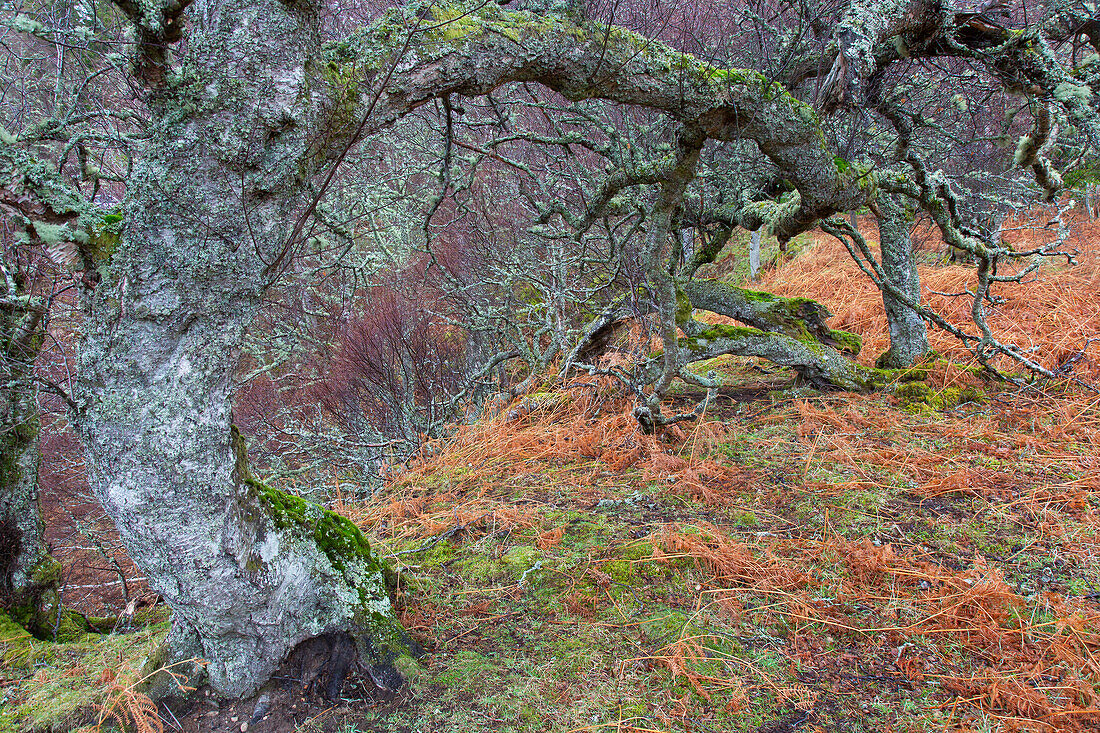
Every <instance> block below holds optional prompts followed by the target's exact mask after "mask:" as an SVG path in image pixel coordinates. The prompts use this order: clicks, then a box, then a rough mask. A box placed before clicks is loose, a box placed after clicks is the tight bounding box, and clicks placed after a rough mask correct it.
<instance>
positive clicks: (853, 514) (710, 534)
mask: <svg viewBox="0 0 1100 733" xmlns="http://www.w3.org/2000/svg"><path fill="white" fill-rule="evenodd" d="M701 368H705V369H715V370H717V371H719V372H720V374H721V377H722V379H723V384H724V385H725V387H724V390H725V393H724V394H722V395H720V397H719V399H718V401H717V402H716V403H714V404H712V406H711V407H710V408H708V413H707V419H708V422H707V423H706V424H704V425H701V426H697V427H696V428H695V429H692V428H688V429H687V430H686V431H684V432H683V433H681V434H680V435H679V436H673V435H669V436H666V438H665V441H666V442H664V443H662V442H660V441H657V447H656V448H655V450H656V451H657V453H656V454H651V457H650V459H649V462H648V463H647V462H645V461H642V462H640V463H637V464H635V465H633V466H631V467H628V468H625V469H621V468H620V469H616V468H614V467H612V465H610V464H611V463H612V462H611V461H607V462H606V463H605V462H603V461H602V460H600V459H597V460H594V461H592V460H577V459H576V458H575V457H570V456H565V455H560V454H559V455H557V456H554V455H549V454H547V453H544V452H542V451H541V450H539V449H537V448H536V447H535V446H536V444H535V443H532V444H531V446H532V449H531V452H530V453H529V454H527V455H519V454H517V455H513V456H512V457H511V458H506V457H503V456H501V455H500V454H499V453H496V454H493V457H491V458H482V459H480V465H479V464H478V461H476V460H474V459H469V460H460V459H457V458H455V455H456V454H457V455H462V454H463V451H464V450H466V447H464V446H463V445H461V443H456V444H455V445H453V446H451V448H450V450H452V451H454V453H453V454H452V456H451V459H447V458H446V454H444V457H443V458H441V459H438V460H436V461H435V462H433V464H432V465H431V466H426V467H422V469H421V471H418V472H415V473H414V474H411V475H409V476H408V477H407V478H406V479H404V480H400V481H397V482H395V483H394V484H393V485H391V487H390V488H389V489H388V492H387V493H385V494H383V495H381V496H380V497H378V498H377V499H376V500H375V502H374V503H373V504H371V505H368V506H358V507H346V509H347V510H348V511H349V513H350V514H351V515H352V516H353V517H356V518H357V519H358V521H360V522H361V523H362V524H363V525H364V526H365V527H366V529H367V531H368V534H372V535H373V542H374V543H375V546H376V547H377V548H379V550H380V552H382V553H383V554H388V555H389V556H390V557H392V558H393V559H394V560H395V561H398V562H400V563H401V564H403V566H404V567H403V568H402V569H403V572H405V573H407V574H408V575H409V576H411V577H415V578H416V579H417V585H418V587H419V588H420V590H419V591H417V592H416V593H411V594H410V595H409V596H408V597H406V598H404V599H403V614H404V618H405V621H406V623H407V624H408V626H409V628H410V629H411V630H412V631H413V633H414V635H416V636H417V638H418V639H419V640H420V641H421V642H422V643H423V644H424V645H425V647H426V648H427V649H428V650H429V654H428V656H427V657H426V658H425V660H424V664H423V666H422V667H421V669H420V671H419V672H418V674H417V676H416V678H415V679H414V680H413V681H412V683H411V685H410V688H409V691H408V693H407V697H405V698H404V699H403V701H402V703H401V704H400V705H398V706H396V707H394V708H393V709H392V710H391V711H389V712H387V714H386V717H385V721H386V722H385V729H386V730H433V731H467V730H486V731H488V730H494V731H498V730H499V731H526V730H548V731H574V730H582V729H583V730H650V731H666V730H668V731H673V730H677V731H678V730H684V731H687V730H713V731H753V732H756V731H774V730H788V729H789V730H795V729H799V730H821V731H885V730H895V731H902V730H905V731H944V730H962V729H981V727H982V726H985V727H986V729H989V730H1001V729H1005V730H1007V729H1008V728H1005V727H1004V725H1003V724H1002V723H998V722H997V721H999V720H1003V719H1004V718H1005V717H1008V716H1015V717H1016V718H1020V717H1021V716H1020V709H1021V706H1022V705H1023V703H1021V702H1020V700H1021V699H1022V697H1023V696H1025V695H1027V694H1031V693H1034V694H1042V695H1046V697H1044V698H1043V700H1044V701H1045V702H1044V704H1046V705H1049V706H1050V708H1049V711H1048V713H1049V714H1048V715H1044V714H1043V713H1042V712H1041V711H1042V709H1043V708H1042V707H1040V706H1038V705H1036V706H1035V707H1033V708H1031V710H1032V716H1033V717H1032V720H1031V722H1030V723H1028V725H1031V726H1033V727H1032V728H1028V729H1033V730H1083V729H1085V728H1080V727H1078V728H1074V727H1072V726H1071V727H1066V724H1065V723H1064V721H1065V720H1075V718H1074V717H1073V716H1077V719H1079V720H1081V721H1084V722H1086V723H1088V724H1091V723H1089V721H1091V720H1092V718H1090V717H1089V716H1090V715H1091V714H1090V713H1088V712H1087V711H1088V709H1089V708H1088V707H1082V706H1080V705H1075V704H1074V703H1073V702H1072V701H1071V700H1070V699H1069V698H1067V697H1065V696H1059V693H1057V692H1056V691H1054V692H1042V690H1045V689H1047V688H1048V687H1049V686H1050V685H1053V684H1054V683H1053V682H1043V681H1041V680H1038V679H1033V680H1031V681H1030V682H1027V683H1025V687H1026V688H1027V689H1028V690H1031V693H1027V692H1026V691H1025V690H1022V689H1015V688H1014V690H1015V691H1014V692H1013V693H1011V694H1008V693H1006V694H1003V695H1000V696H998V693H997V692H996V690H997V688H996V686H995V685H996V684H997V682H996V680H997V679H998V675H1003V679H1005V680H1014V679H1017V677H1018V676H1019V675H1020V674H1022V673H1021V672H1020V670H1021V669H1025V665H1024V663H1023V661H1021V660H1024V659H1028V658H1030V659H1032V662H1031V663H1032V664H1035V663H1036V660H1039V659H1041V660H1042V661H1041V662H1038V663H1039V664H1040V665H1041V666H1042V667H1043V668H1044V669H1045V670H1047V671H1046V672H1045V673H1044V674H1045V675H1046V676H1047V677H1049V678H1050V680H1055V679H1057V680H1061V683H1064V684H1066V685H1067V686H1068V685H1071V684H1073V685H1079V684H1085V685H1086V686H1088V688H1089V689H1094V690H1095V689H1096V684H1097V682H1098V681H1100V680H1098V679H1097V678H1096V677H1095V676H1093V675H1092V674H1091V673H1087V672H1086V673H1084V674H1083V675H1081V676H1080V677H1078V676H1076V675H1078V672H1075V671H1073V669H1072V668H1071V666H1070V664H1069V662H1068V659H1069V658H1070V657H1059V656H1058V655H1057V654H1054V655H1051V654H1048V653H1045V652H1044V651H1043V648H1044V647H1043V645H1044V644H1050V645H1054V647H1056V646H1057V645H1058V644H1059V643H1060V642H1059V641H1058V634H1057V633H1053V634H1052V632H1053V630H1054V629H1055V628H1056V626H1057V624H1065V623H1071V624H1072V623H1080V624H1083V627H1082V628H1083V629H1088V631H1085V632H1083V633H1086V634H1087V635H1090V636H1088V638H1089V639H1091V640H1092V641H1087V642H1085V643H1084V645H1083V646H1082V647H1080V650H1081V652H1082V653H1083V654H1084V656H1083V657H1082V658H1085V659H1087V658H1088V655H1090V654H1095V653H1097V652H1098V651H1100V649H1098V648H1097V643H1096V641H1095V640H1096V638H1097V637H1095V636H1092V635H1095V634H1096V633H1097V631H1100V609H1096V608H1095V607H1094V602H1093V601H1091V600H1089V596H1090V595H1092V596H1094V595H1095V593H1096V590H1097V589H1098V587H1100V565H1098V564H1097V561H1096V560H1095V558H1096V557H1097V556H1098V554H1097V550H1100V541H1097V540H1096V536H1097V535H1096V533H1095V524H1096V523H1095V520H1094V518H1093V517H1094V513H1095V510H1096V508H1097V505H1098V504H1100V494H1098V493H1094V492H1100V485H1096V484H1095V482H1094V481H1092V480H1091V479H1088V478H1086V476H1087V474H1088V470H1089V466H1091V465H1092V460H1093V459H1092V458H1089V457H1088V455H1089V451H1090V450H1092V448H1091V446H1092V444H1093V441H1094V440H1095V435H1094V434H1093V433H1092V432H1090V431H1089V430H1088V429H1082V430H1079V431H1071V432H1070V433H1068V434H1065V435H1060V436H1059V437H1058V439H1057V440H1055V439H1053V438H1052V436H1051V428H1052V427H1053V424H1052V422H1051V421H1052V420H1054V419H1055V418H1054V416H1053V415H1052V414H1051V413H1049V412H1046V409H1047V408H1045V407H1043V406H1042V405H1040V404H1039V403H1038V402H1036V401H1033V400H1032V399H1031V398H1030V397H1028V396H1026V395H1021V394H1014V393H1009V392H996V390H993V391H994V392H995V394H993V395H992V397H994V398H995V399H994V400H993V401H992V403H991V402H990V401H988V400H987V401H985V402H984V403H979V402H976V401H975V402H967V403H959V404H955V405H953V406H951V405H937V409H927V410H919V411H916V412H913V411H910V410H907V409H905V405H903V404H902V403H901V401H899V399H898V398H897V397H893V396H890V395H886V394H880V395H875V396H870V397H868V396H855V395H830V396H821V395H816V396H813V397H809V398H807V397H806V396H805V395H803V394H801V393H799V392H791V391H789V390H785V389H783V387H784V386H785V385H784V384H783V380H784V379H787V378H789V375H787V374H786V373H784V372H782V371H777V370H774V369H773V368H771V367H767V366H762V365H758V364H755V363H752V362H750V361H749V360H738V359H734V358H729V357H724V358H722V359H720V360H715V362H713V363H710V364H706V365H702V367H701ZM761 370H764V372H766V373H762V371H761ZM960 373H965V374H969V373H968V372H965V371H963V372H960V371H959V370H952V369H951V367H950V366H949V365H946V364H945V363H939V364H937V365H933V366H930V367H929V368H928V369H927V371H926V372H925V373H924V374H922V376H925V377H926V378H927V380H928V381H927V382H919V383H920V384H931V385H933V386H932V387H931V389H932V390H933V391H934V392H938V393H944V392H946V391H947V389H948V388H947V387H945V385H947V384H949V383H950V384H953V385H954V386H953V387H950V389H956V390H962V389H965V388H969V386H970V385H969V383H968V382H966V383H964V382H962V381H961V379H962V378H961V377H960V376H959V375H960ZM970 376H972V375H970ZM974 381H975V384H977V379H976V378H974ZM960 385H962V386H960ZM974 388H975V389H976V388H977V387H976V386H975V387H974ZM985 389H992V388H991V387H989V386H988V385H986V386H985V387H983V393H984V390H985ZM688 391H690V390H688ZM697 396H699V395H698V394H694V395H687V394H684V395H681V396H680V397H677V398H676V399H683V400H688V399H689V398H692V397H697ZM1083 404H1085V405H1086V406H1087V404H1088V403H1087V401H1086V402H1085V403H1083ZM991 405H992V406H991ZM1032 411H1037V412H1035V419H1034V421H1032V422H1031V423H1029V424H1028V425H1022V424H1018V423H1019V415H1020V414H1021V413H1024V412H1026V413H1029V414H1030V413H1031V412H1032ZM1096 413H1097V408H1096V406H1095V405H1093V406H1092V407H1091V408H1088V411H1087V412H1086V413H1085V414H1084V417H1087V418H1088V419H1089V420H1092V421H1096V420H1097V419H1098V418H1100V415H1097V414H1096ZM1084 417H1083V418H1082V420H1084ZM525 419H527V418H525ZM542 419H545V418H542ZM558 419H560V420H562V421H565V420H569V419H572V418H571V417H570V416H569V415H568V414H566V413H560V414H559V415H558ZM529 420H530V421H535V420H536V418H535V417H533V416H532V417H530V418H529ZM592 420H593V417H592V416H591V415H589V416H588V420H587V423H588V424H589V425H590V424H591V421H592ZM531 424H532V423H531V422H528V423H524V419H521V420H519V421H513V422H512V423H511V425H512V427H511V428H510V429H512V430H516V431H520V432H522V431H523V430H527V429H530V428H531ZM575 427H576V430H577V431H578V433H583V432H584V430H585V426H584V425H577V426H575ZM579 439H582V440H583V438H579ZM658 454H659V455H658ZM478 455H481V454H478ZM660 456H665V457H664V458H662V457H660ZM471 460H474V463H473V465H470V462H471ZM532 462H533V463H532ZM662 462H664V463H662ZM661 465H665V466H666V468H665V469H664V470H662V469H661V468H660V466H661ZM519 466H522V467H523V468H522V470H516V469H517V467H519ZM711 466H713V467H716V468H709V467H711ZM1082 482H1084V483H1082ZM1085 484H1087V485H1088V486H1091V487H1092V489H1090V490H1089V491H1087V492H1082V491H1081V490H1080V489H1081V487H1082V486H1083V485H1085ZM1074 487H1076V488H1074ZM1074 497H1076V498H1074ZM398 511H400V512H404V513H405V519H403V520H398V521H396V522H395V521H393V518H394V517H395V516H398V515H397V514H395V512H398ZM382 517H386V518H387V519H385V520H383V519H381V518H382ZM455 527H459V528H460V531H458V532H453V533H452V534H450V535H448V537H449V539H448V540H447V541H446V542H440V543H438V544H435V545H432V546H431V547H430V548H426V549H422V550H421V549H420V548H422V547H424V545H425V541H426V540H427V539H429V538H430V537H431V536H433V535H438V534H440V533H441V532H445V531H450V530H453V529H454V528H455ZM968 588H980V589H981V593H970V592H969V591H967V590H965V589H968ZM968 593H969V595H968ZM1071 619H1076V620H1075V621H1073V620H1071ZM1013 635H1015V636H1013ZM1021 635H1022V636H1023V637H1024V638H1025V641H1024V642H1023V643H1021V642H1020V638H1021ZM1012 639H1015V640H1016V641H1012ZM995 649H996V651H995ZM1048 651H1049V649H1048ZM1036 655H1037V656H1036ZM1013 665H1019V666H1013ZM1073 680H1076V681H1073ZM1078 699H1079V700H1080V701H1084V700H1085V698H1078ZM1077 711H1080V712H1077ZM1045 721H1050V722H1045ZM1055 722H1057V726H1061V727H1051V726H1052V725H1054V723H1055ZM784 725H785V726H788V727H787V728H784V727H783V726H784ZM1086 727H1087V726H1086ZM364 730H365V729H364Z"/></svg>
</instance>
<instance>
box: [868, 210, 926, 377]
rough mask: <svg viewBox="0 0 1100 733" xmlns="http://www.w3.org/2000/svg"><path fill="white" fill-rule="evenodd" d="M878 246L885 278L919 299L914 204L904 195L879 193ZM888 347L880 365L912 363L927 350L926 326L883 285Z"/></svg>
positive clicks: (898, 367)
mask: <svg viewBox="0 0 1100 733" xmlns="http://www.w3.org/2000/svg"><path fill="white" fill-rule="evenodd" d="M877 209H878V231H879V249H880V251H881V256H882V272H883V275H885V277H886V279H887V280H889V281H890V283H892V284H893V285H894V286H895V287H897V288H898V290H900V291H901V292H902V293H903V294H904V295H905V296H907V298H908V299H909V300H910V301H912V302H913V303H916V304H919V303H920V278H919V276H918V275H917V263H916V261H915V260H914V258H913V241H912V239H911V237H910V232H911V229H912V226H913V207H912V205H911V204H908V200H907V199H903V198H902V197H900V196H891V195H890V194H886V193H883V194H880V195H879V197H878V203H877ZM882 304H883V305H884V306H885V307H886V324H887V327H888V328H889V331H890V348H889V350H887V351H886V352H885V353H883V354H882V355H881V356H879V358H878V360H877V361H876V362H875V363H876V364H877V365H878V366H879V367H883V368H890V369H900V368H903V367H909V366H912V365H913V364H914V363H915V362H916V361H917V360H918V359H920V358H921V357H922V356H924V355H925V354H927V353H928V350H929V346H928V329H927V327H926V325H925V323H924V319H923V318H921V316H920V314H919V313H918V312H917V311H915V310H913V308H911V307H910V306H908V305H907V304H906V303H905V302H903V301H902V300H901V299H899V298H898V296H897V295H895V294H894V293H893V292H891V291H890V290H889V289H887V288H882Z"/></svg>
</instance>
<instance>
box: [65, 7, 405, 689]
mask: <svg viewBox="0 0 1100 733" xmlns="http://www.w3.org/2000/svg"><path fill="white" fill-rule="evenodd" d="M189 30H190V33H189V43H188V48H187V57H186V59H185V60H184V62H183V71H182V73H181V74H180V76H179V78H178V79H176V80H168V81H167V82H166V83H165V85H164V86H163V87H162V88H160V89H158V90H157V92H156V94H157V97H158V98H159V101H158V102H157V104H158V105H159V106H158V108H157V110H156V113H157V114H156V119H155V122H154V128H153V129H154V130H155V134H154V136H153V137H152V139H151V141H150V143H149V145H148V147H147V149H146V150H145V151H144V154H143V157H142V159H141V160H140V162H139V163H138V165H137V167H136V169H135V172H134V174H133V176H132V177H131V179H130V181H129V187H128V191H127V201H126V206H125V217H126V218H125V229H124V235H123V238H122V241H121V243H120V244H119V246H118V248H117V251H115V252H114V253H113V254H112V255H111V257H110V260H109V261H107V262H106V263H104V267H103V270H104V273H105V274H104V278H103V281H102V282H101V283H100V284H99V285H98V287H96V288H95V290H94V292H93V293H91V295H90V296H89V298H88V306H87V307H88V311H89V318H88V319H87V324H88V325H87V329H86V332H85V334H84V340H83V342H82V344H81V349H80V381H79V383H80V391H79V394H78V396H77V399H78V401H79V403H80V409H79V411H78V413H77V415H76V420H75V422H76V426H77V428H78V430H79V432H80V435H81V437H82V439H83V442H84V445H85V450H86V454H87V459H88V466H89V469H90V480H91V484H92V487H93V489H94V491H95V493H96V496H97V497H98V498H99V500H100V501H101V502H102V503H103V506H104V507H105V508H106V510H107V512H108V513H109V514H110V516H111V517H112V519H113V520H114V522H115V524H116V526H117V527H118V531H119V532H120V534H121V535H122V538H123V540H124V542H125V544H126V547H127V550H128V551H129V553H130V555H131V556H132V557H133V558H134V559H135V561H136V562H138V563H139V565H140V566H141V567H142V569H143V570H144V571H145V572H146V574H147V575H148V577H149V582H150V585H151V586H152V587H153V588H154V589H155V590H156V591H157V592H158V593H160V594H161V595H162V596H163V597H164V598H165V599H166V600H167V602H168V603H169V604H170V605H171V607H172V611H173V616H172V618H173V628H172V635H171V637H170V644H169V646H170V647H171V650H172V653H173V655H174V656H177V657H178V656H183V657H188V656H194V657H202V658H204V659H205V660H206V661H207V663H208V666H207V672H208V674H209V679H210V683H211V685H212V686H213V687H214V689H215V690H216V691H217V692H219V693H221V694H224V695H231V696H241V695H246V694H248V693H250V692H252V691H254V690H255V689H256V688H257V687H258V686H259V685H261V684H262V683H264V682H265V681H266V680H267V679H268V678H269V677H270V676H271V674H272V673H273V672H274V671H275V669H276V668H277V667H278V665H279V664H280V662H281V661H282V660H283V659H284V658H285V657H286V656H287V655H288V653H289V652H290V651H291V650H293V649H294V648H295V646H296V645H298V644H299V643H300V642H302V641H304V640H307V639H310V638H313V637H318V636H322V635H326V638H338V637H339V638H346V637H349V636H350V638H351V639H352V640H354V642H355V645H356V648H357V650H358V653H359V656H360V659H361V660H362V661H363V662H364V663H365V664H366V666H367V667H368V668H369V670H370V671H371V674H372V676H373V678H374V680H375V682H376V683H378V684H379V685H381V686H382V687H387V688H393V687H395V686H397V685H398V684H399V683H400V676H399V675H398V674H397V672H396V671H395V669H394V667H393V666H392V662H393V659H394V657H395V655H397V654H399V653H401V652H402V650H403V649H405V638H404V634H403V632H402V630H401V628H400V626H399V625H398V624H397V622H396V621H395V620H394V616H393V613H392V611H391V608H390V600H389V598H388V596H387V593H386V588H385V585H384V581H383V577H382V568H381V566H380V564H379V563H378V561H377V560H375V559H374V558H373V557H372V556H371V554H370V551H369V548H368V546H367V543H366V541H365V540H364V538H363V536H362V534H361V533H360V532H359V530H358V529H356V528H355V527H354V525H352V524H351V523H350V522H349V521H347V520H346V519H343V518H341V517H339V516H337V515H335V514H333V513H332V512H328V511H326V510H323V509H321V508H320V507H317V506H315V505H312V504H308V503H306V502H304V501H302V500H300V499H298V498H296V497H293V496H289V495H286V494H282V493H280V492H277V491H274V490H272V489H269V488H267V487H265V486H264V485H263V484H261V483H259V482H257V481H256V480H255V479H254V478H252V476H251V475H250V474H249V472H248V470H247V464H246V462H245V459H244V451H243V447H242V442H241V441H240V440H239V438H236V439H235V437H234V431H233V430H232V428H231V420H232V416H231V407H230V395H229V390H230V378H231V376H232V374H233V371H234V368H235V365H236V362H237V358H238V354H239V352H240V347H241V342H242V338H243V335H244V332H245V329H246V328H247V327H248V325H249V323H250V322H251V321H252V320H253V317H254V316H255V315H256V312H257V309H258V308H259V306H260V301H261V298H262V296H263V294H264V291H265V288H266V287H267V286H268V284H269V283H270V282H271V281H272V280H273V279H274V277H275V276H276V274H277V273H278V270H279V266H280V263H281V262H282V261H284V260H285V258H286V257H288V256H289V255H290V253H288V252H287V251H286V248H287V247H289V246H292V245H293V242H292V241H291V240H292V238H293V237H292V232H293V229H294V225H295V222H296V221H297V220H298V217H299V216H300V215H301V212H302V210H303V206H304V201H303V195H304V194H303V188H304V185H303V184H304V182H305V180H306V179H307V177H308V176H310V175H311V174H312V173H313V172H314V171H315V170H316V169H317V167H318V166H320V165H321V164H323V163H324V161H325V160H326V158H325V156H323V155H321V154H318V152H317V150H318V146H319V145H320V146H323V145H324V144H325V137H324V136H325V134H326V132H325V131H326V130H327V129H329V128H330V127H331V124H330V123H331V119H328V118H326V112H325V111H324V110H325V105H324V104H323V103H322V98H323V95H325V94H326V93H327V91H328V85H327V82H326V81H325V77H324V69H323V67H322V66H321V62H320V60H319V55H320V40H319V33H318V21H317V17H316V15H315V13H314V12H313V11H312V10H311V9H310V8H309V6H308V4H306V3H299V4H291V3H282V2H278V1H277V0H224V1H223V2H218V1H217V0H197V2H195V3H194V5H193V6H192V11H191V15H190V29H189Z"/></svg>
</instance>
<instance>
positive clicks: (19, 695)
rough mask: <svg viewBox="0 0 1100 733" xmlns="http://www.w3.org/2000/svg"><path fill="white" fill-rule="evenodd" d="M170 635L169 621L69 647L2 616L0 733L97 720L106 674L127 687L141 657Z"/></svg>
mask: <svg viewBox="0 0 1100 733" xmlns="http://www.w3.org/2000/svg"><path fill="white" fill-rule="evenodd" d="M167 633H168V625H167V623H164V622H161V623H158V624H156V625H153V626H149V627H145V628H141V629H139V630H137V631H134V632H133V633H127V634H93V633H88V634H84V635H83V636H81V637H80V638H79V639H76V640H74V641H70V642H67V643H55V642H51V641H41V640H39V639H35V638H34V637H32V636H30V634H28V633H27V632H26V631H24V630H23V629H21V628H20V627H19V626H18V625H17V624H14V623H12V622H11V620H10V619H9V618H8V617H7V616H6V615H3V614H0V660H2V665H0V670H2V675H3V679H4V686H3V689H2V692H0V695H2V700H0V701H2V703H3V704H0V730H2V731H50V732H51V733H54V732H56V733H61V732H62V731H71V730H75V729H77V728H79V727H81V726H84V725H88V724H91V723H95V722H96V719H97V718H96V716H97V714H98V710H99V706H100V705H102V704H103V703H104V701H105V699H106V697H107V692H108V689H107V688H108V685H107V683H106V681H105V674H107V675H114V677H113V678H112V679H114V680H117V681H119V682H121V683H122V684H123V685H129V684H130V683H132V682H135V681H136V680H137V679H138V678H139V677H140V672H139V670H140V669H141V665H142V661H143V660H144V658H145V657H146V656H147V655H149V654H152V653H153V652H154V651H155V650H156V648H157V647H158V646H159V645H160V643H161V642H162V641H163V640H164V638H165V636H166V635H167Z"/></svg>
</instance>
